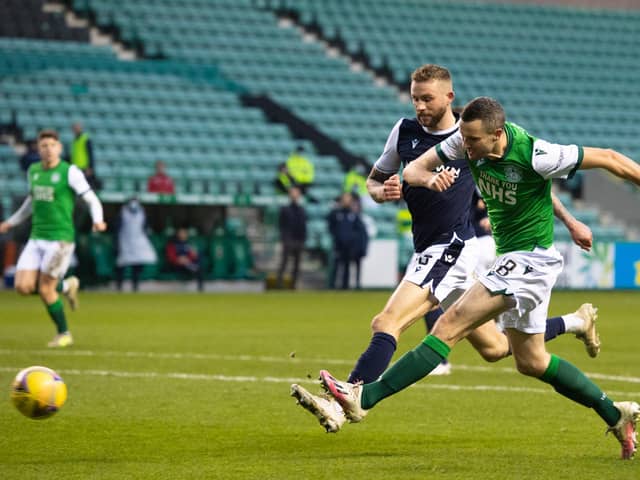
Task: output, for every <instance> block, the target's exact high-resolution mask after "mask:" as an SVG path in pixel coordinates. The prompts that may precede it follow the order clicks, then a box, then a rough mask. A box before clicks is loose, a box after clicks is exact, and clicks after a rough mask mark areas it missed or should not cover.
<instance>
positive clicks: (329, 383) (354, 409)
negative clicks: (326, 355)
mask: <svg viewBox="0 0 640 480" xmlns="http://www.w3.org/2000/svg"><path fill="white" fill-rule="evenodd" d="M320 383H321V384H322V387H323V388H324V389H325V390H326V392H327V393H328V394H329V395H331V396H332V397H333V398H335V399H336V401H337V402H338V403H339V404H340V406H341V407H342V409H343V410H344V414H345V416H346V417H347V418H348V419H349V421H350V422H352V423H358V422H361V421H362V419H363V418H364V417H365V416H366V415H367V413H368V411H367V410H365V409H364V408H362V407H361V406H360V399H361V397H362V384H361V383H358V384H352V383H348V382H341V381H339V380H336V379H335V378H334V377H333V376H332V375H331V374H330V373H329V372H328V371H326V370H320Z"/></svg>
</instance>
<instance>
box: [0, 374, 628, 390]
mask: <svg viewBox="0 0 640 480" xmlns="http://www.w3.org/2000/svg"><path fill="white" fill-rule="evenodd" d="M19 370H20V367H0V371H1V372H17V371H19ZM58 373H60V374H61V375H62V376H63V377H64V376H67V375H71V376H74V375H78V376H94V377H116V378H168V379H175V380H195V381H215V382H235V383H282V384H291V383H306V384H309V383H310V384H316V385H317V381H316V380H310V379H309V378H295V377H269V376H267V377H256V376H234V375H220V374H207V373H186V372H167V373H160V372H123V371H118V370H93V369H89V370H78V369H58ZM411 388H420V389H432V390H453V391H472V392H506V393H542V394H547V393H553V390H552V389H551V388H532V387H508V386H505V385H447V384H441V383H429V382H426V383H418V384H415V385H412V387H411ZM607 393H608V394H609V395H626V396H628V397H640V392H618V391H608V392H607Z"/></svg>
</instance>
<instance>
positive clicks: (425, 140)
mask: <svg viewBox="0 0 640 480" xmlns="http://www.w3.org/2000/svg"><path fill="white" fill-rule="evenodd" d="M457 130H458V125H457V124H456V125H455V127H453V128H451V129H449V130H445V131H440V132H427V131H426V130H425V129H424V128H423V127H422V125H420V123H419V122H418V120H417V119H415V118H412V119H408V118H403V119H401V120H400V121H399V122H398V123H396V125H395V126H394V127H393V129H392V130H391V133H390V134H389V138H388V139H387V144H386V146H385V150H384V152H383V154H382V156H381V157H380V158H379V159H378V161H377V162H376V164H375V168H376V169H377V170H379V171H381V172H383V173H396V172H397V171H398V170H399V169H400V166H402V167H405V166H406V165H407V164H409V163H410V162H411V161H413V160H415V159H416V158H417V157H419V156H420V155H421V154H423V153H424V152H426V151H427V150H428V149H429V148H431V147H433V146H434V145H437V144H438V143H440V142H441V141H442V140H444V139H446V138H447V137H449V136H450V135H451V134H453V133H454V132H456V131H457ZM440 168H445V167H440ZM446 168H447V169H449V170H452V171H453V172H454V174H455V176H456V181H455V182H454V183H453V185H452V186H451V187H450V188H449V189H448V190H445V191H444V192H434V191H433V190H429V189H427V188H424V187H411V186H409V185H408V184H407V183H403V184H402V193H403V196H404V200H405V202H406V203H407V207H408V209H409V212H410V213H411V218H412V227H411V228H412V232H413V247H414V249H415V251H416V252H421V251H423V250H425V249H426V248H427V247H429V246H431V245H434V244H437V243H446V242H448V240H449V239H450V238H451V234H452V233H454V232H455V233H456V234H457V235H458V237H460V238H461V239H462V240H466V239H469V238H471V237H473V235H474V230H473V225H472V224H471V218H470V208H469V207H470V206H471V196H472V195H473V192H474V189H475V185H474V183H473V177H472V176H471V170H470V169H469V165H468V163H467V161H466V160H464V159H461V160H454V161H451V162H447V165H446Z"/></svg>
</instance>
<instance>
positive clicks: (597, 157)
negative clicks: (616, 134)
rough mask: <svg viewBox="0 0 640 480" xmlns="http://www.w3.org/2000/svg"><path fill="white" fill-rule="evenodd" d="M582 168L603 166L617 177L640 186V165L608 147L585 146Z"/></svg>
mask: <svg viewBox="0 0 640 480" xmlns="http://www.w3.org/2000/svg"><path fill="white" fill-rule="evenodd" d="M580 168H581V169H591V168H602V169H604V170H607V171H609V172H611V173H613V174H614V175H615V176H616V177H620V178H623V179H625V180H629V181H630V182H633V183H635V184H636V185H638V186H640V165H639V164H638V163H637V162H635V161H633V160H632V159H630V158H629V157H627V156H625V155H623V154H621V153H620V152H616V151H615V150H611V149H607V148H595V147H584V157H583V159H582V164H581V165H580Z"/></svg>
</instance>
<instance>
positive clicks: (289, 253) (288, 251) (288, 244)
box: [277, 186, 307, 288]
mask: <svg viewBox="0 0 640 480" xmlns="http://www.w3.org/2000/svg"><path fill="white" fill-rule="evenodd" d="M301 197H302V192H301V191H300V189H299V188H298V187H296V186H292V187H291V188H290V189H289V199H290V200H291V202H290V203H289V205H286V206H284V207H282V208H280V218H279V224H280V241H281V242H282V258H281V260H280V268H279V269H278V280H277V282H278V283H277V285H278V287H280V288H281V287H282V286H283V276H284V271H285V269H286V267H287V263H288V262H289V258H291V259H292V260H293V270H292V272H291V288H296V283H297V281H298V271H299V269H300V258H301V257H302V252H303V250H304V244H305V241H306V239H307V214H306V212H305V210H304V208H303V207H302V206H301V205H300V200H301Z"/></svg>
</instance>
